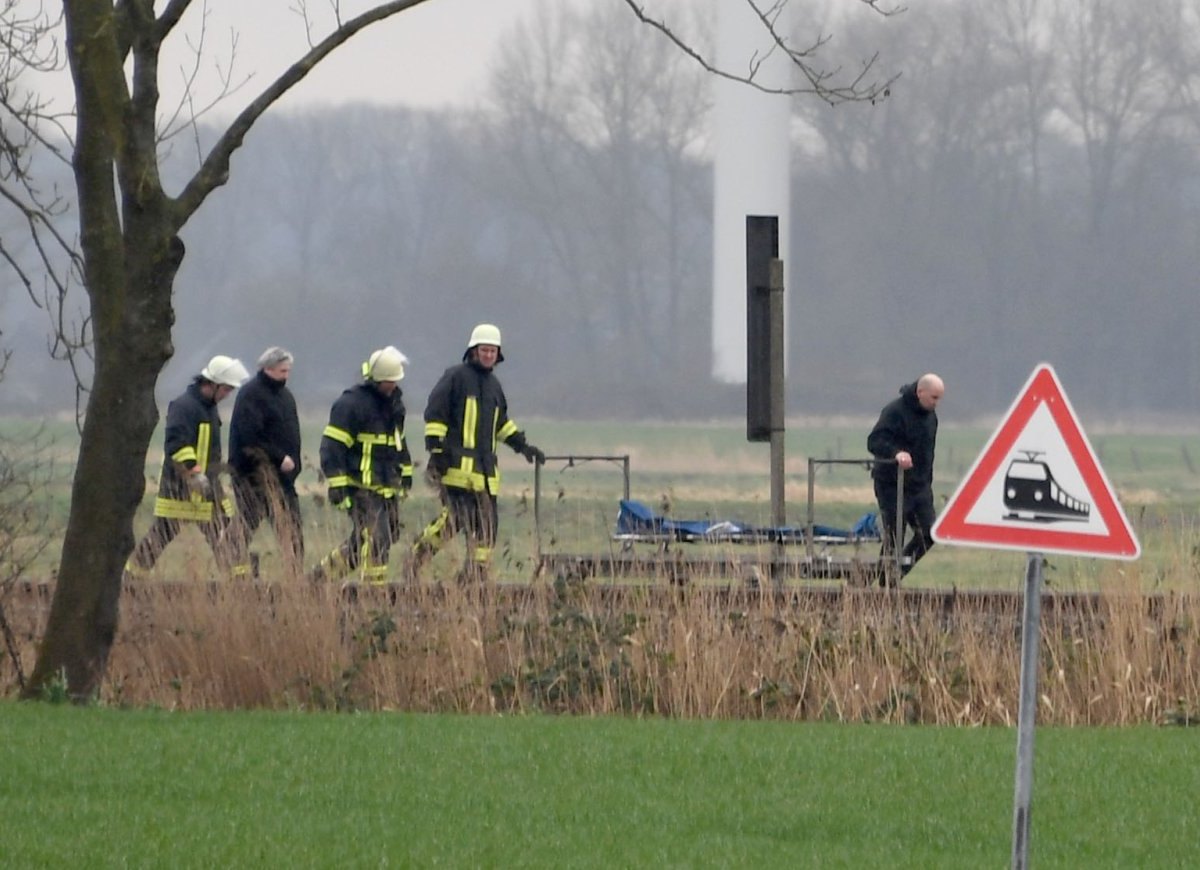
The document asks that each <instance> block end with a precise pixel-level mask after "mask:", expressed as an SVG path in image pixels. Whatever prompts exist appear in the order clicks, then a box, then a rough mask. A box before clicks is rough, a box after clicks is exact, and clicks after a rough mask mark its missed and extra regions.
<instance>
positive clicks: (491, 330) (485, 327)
mask: <svg viewBox="0 0 1200 870" xmlns="http://www.w3.org/2000/svg"><path fill="white" fill-rule="evenodd" d="M481 344H490V345H493V346H494V347H495V348H496V350H497V351H498V353H497V354H496V362H504V353H503V352H502V351H500V327H498V326H496V325H494V324H491V323H481V324H479V325H478V326H476V327H475V328H474V329H472V330H471V337H470V338H469V339H468V340H467V352H466V353H464V354H463V359H464V360H465V359H466V358H467V356H468V355H469V354H470V353H471V348H474V347H479V345H481Z"/></svg>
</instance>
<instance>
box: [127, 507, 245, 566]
mask: <svg viewBox="0 0 1200 870" xmlns="http://www.w3.org/2000/svg"><path fill="white" fill-rule="evenodd" d="M214 515H215V516H217V517H218V519H215V520H210V521H209V522H197V521H195V520H176V519H170V518H168V517H155V518H154V522H152V523H151V524H150V528H149V529H148V530H147V531H146V534H145V535H144V536H143V537H142V539H141V540H140V541H138V545H137V546H136V547H134V548H133V555H131V556H130V557H129V562H130V565H131V566H132V567H134V568H137V569H139V570H142V571H149V570H150V569H151V568H153V567H154V564H155V563H156V562H157V561H158V557H159V556H161V555H162V553H163V550H165V549H167V545H168V544H170V543H171V542H172V541H173V540H175V538H176V537H178V536H179V533H180V531H182V530H183V524H184V523H185V522H186V523H189V524H191V525H194V526H196V528H198V529H199V530H200V531H201V532H202V533H203V534H204V540H206V541H207V542H208V546H209V548H210V549H211V550H212V551H213V556H215V557H216V560H217V565H218V566H219V567H220V568H221V570H222V571H223V572H225V573H229V572H230V571H231V570H232V567H233V565H234V563H236V562H237V561H238V560H237V551H236V550H235V549H234V548H232V547H230V545H229V543H228V542H227V541H225V540H223V533H224V532H225V529H226V528H227V527H228V525H229V522H228V520H227V519H226V518H225V517H224V515H223V514H221V511H220V509H219V508H214Z"/></svg>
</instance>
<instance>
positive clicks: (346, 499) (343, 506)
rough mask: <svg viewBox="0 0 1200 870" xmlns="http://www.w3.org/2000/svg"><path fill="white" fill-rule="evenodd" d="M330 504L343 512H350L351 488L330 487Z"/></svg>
mask: <svg viewBox="0 0 1200 870" xmlns="http://www.w3.org/2000/svg"><path fill="white" fill-rule="evenodd" d="M329 503H330V504H331V505H332V506H333V507H335V508H337V509H338V510H341V511H348V510H350V487H348V486H331V487H329Z"/></svg>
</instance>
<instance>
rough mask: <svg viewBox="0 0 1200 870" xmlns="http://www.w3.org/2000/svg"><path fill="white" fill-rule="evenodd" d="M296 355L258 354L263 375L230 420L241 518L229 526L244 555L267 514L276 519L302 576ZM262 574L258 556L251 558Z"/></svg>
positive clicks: (245, 391) (285, 551) (283, 549)
mask: <svg viewBox="0 0 1200 870" xmlns="http://www.w3.org/2000/svg"><path fill="white" fill-rule="evenodd" d="M293 361H294V360H293V357H292V354H291V353H290V352H288V351H287V350H286V349H284V348H282V347H269V348H267V349H266V350H265V351H263V353H262V356H260V357H259V358H258V374H257V375H255V377H253V378H251V379H250V381H249V382H247V383H246V385H245V386H244V387H242V389H241V391H240V392H239V393H238V396H237V399H236V401H235V402H234V405H233V416H232V417H231V418H230V421H229V463H230V465H231V466H232V469H233V482H234V494H235V496H236V498H237V508H238V516H237V520H236V522H235V523H234V524H233V526H232V527H231V528H230V530H229V534H230V535H231V536H236V537H235V545H236V546H237V547H238V549H239V551H240V552H241V553H247V551H248V549H249V546H250V539H251V538H252V537H254V532H255V530H256V529H257V528H258V526H259V524H260V523H261V522H262V521H263V518H264V517H270V518H271V523H272V525H273V526H274V527H275V536H276V537H277V538H278V539H279V550H280V555H281V556H282V558H283V562H284V565H285V566H286V568H287V570H289V571H291V572H293V573H296V574H299V573H300V572H301V571H302V570H303V563H304V538H303V533H302V525H301V517H300V497H299V496H298V495H297V494H296V477H297V476H298V475H299V474H300V417H299V415H298V414H297V413H296V400H295V398H294V397H293V396H292V393H291V391H290V390H289V389H288V387H287V381H288V377H289V375H291V372H292V363H293ZM250 558H251V562H252V564H253V565H254V573H255V575H256V576H257V568H258V566H257V559H255V558H254V557H253V556H251V557H250Z"/></svg>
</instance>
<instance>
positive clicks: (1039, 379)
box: [933, 363, 1141, 559]
mask: <svg viewBox="0 0 1200 870" xmlns="http://www.w3.org/2000/svg"><path fill="white" fill-rule="evenodd" d="M933 538H934V540H935V541H938V542H940V543H944V544H959V545H963V546H975V547H990V548H996V549H1007V550H1023V551H1026V552H1030V553H1063V554H1067V555H1078V556H1098V557H1101V558H1108V559H1136V558H1138V556H1139V555H1141V545H1140V544H1139V543H1138V540H1137V537H1136V536H1135V535H1134V533H1133V529H1132V527H1131V526H1130V525H1129V520H1128V519H1127V518H1126V516H1125V512H1124V511H1123V510H1122V509H1121V505H1120V503H1119V502H1118V501H1117V497H1116V495H1115V493H1114V491H1113V488H1112V485H1111V484H1110V483H1109V481H1108V478H1107V477H1106V476H1105V474H1104V470H1103V469H1102V468H1101V467H1100V462H1099V460H1098V459H1097V458H1096V453H1095V451H1094V450H1092V445H1091V444H1090V443H1088V440H1087V436H1086V435H1084V433H1083V428H1082V427H1081V426H1080V425H1079V420H1078V418H1077V417H1076V415H1075V411H1074V410H1073V409H1072V408H1071V403H1070V402H1069V401H1068V400H1067V395H1066V393H1065V392H1064V391H1063V388H1062V384H1061V383H1060V382H1059V380H1058V376H1057V375H1056V374H1055V373H1054V369H1053V368H1052V367H1051V366H1049V365H1048V364H1046V363H1042V364H1040V365H1038V366H1037V368H1035V369H1034V371H1033V374H1032V375H1030V377H1029V381H1028V382H1027V383H1026V384H1025V387H1024V388H1023V389H1022V390H1021V392H1020V394H1018V397H1017V400H1016V401H1015V402H1014V403H1013V406H1012V407H1011V408H1010V409H1009V411H1008V413H1007V414H1006V415H1005V417H1004V419H1003V420H1002V421H1001V423H1000V425H999V427H998V428H997V429H996V431H995V432H994V433H993V434H992V437H991V439H990V440H989V441H988V443H987V446H986V447H984V448H983V452H982V453H980V455H979V458H978V459H976V460H975V464H974V466H972V468H971V470H970V472H968V473H967V476H966V477H965V478H964V479H963V481H962V483H960V484H959V486H958V489H957V491H956V492H955V493H954V495H953V496H952V497H951V498H950V501H949V502H947V504H946V507H945V509H944V510H943V511H942V513H941V515H940V516H939V517H938V518H937V521H936V522H935V523H934V525H933Z"/></svg>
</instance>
